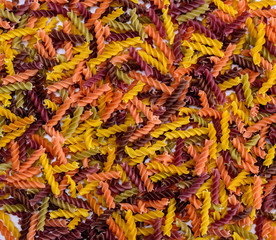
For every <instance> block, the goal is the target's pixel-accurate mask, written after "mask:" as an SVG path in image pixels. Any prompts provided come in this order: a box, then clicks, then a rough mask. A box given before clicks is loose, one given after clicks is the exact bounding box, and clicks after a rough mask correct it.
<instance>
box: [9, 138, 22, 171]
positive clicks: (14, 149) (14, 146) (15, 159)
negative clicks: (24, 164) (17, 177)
mask: <svg viewBox="0 0 276 240" xmlns="http://www.w3.org/2000/svg"><path fill="white" fill-rule="evenodd" d="M10 149H11V162H12V169H13V170H14V171H18V170H19V165H20V160H19V145H18V143H17V142H15V141H14V140H12V141H11V142H10Z"/></svg>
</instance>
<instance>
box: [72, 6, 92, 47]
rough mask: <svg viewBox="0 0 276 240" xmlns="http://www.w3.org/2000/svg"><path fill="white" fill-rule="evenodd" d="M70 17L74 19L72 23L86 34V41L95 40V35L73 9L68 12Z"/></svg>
mask: <svg viewBox="0 0 276 240" xmlns="http://www.w3.org/2000/svg"><path fill="white" fill-rule="evenodd" d="M67 16H68V18H70V20H71V21H72V24H74V25H75V26H76V27H77V29H78V30H79V31H80V33H81V34H82V35H83V36H85V38H86V41H87V42H90V41H91V40H93V36H92V35H91V33H89V30H88V28H87V27H86V26H85V25H84V24H83V23H82V22H81V19H80V18H78V16H77V14H75V13H74V12H73V11H72V10H71V11H70V12H67Z"/></svg>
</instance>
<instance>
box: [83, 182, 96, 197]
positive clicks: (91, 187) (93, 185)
mask: <svg viewBox="0 0 276 240" xmlns="http://www.w3.org/2000/svg"><path fill="white" fill-rule="evenodd" d="M98 185H99V182H98V181H92V182H90V183H87V184H86V185H85V187H83V188H82V189H80V190H79V194H80V195H87V194H89V193H90V192H92V191H93V190H95V189H96V188H97V187H98Z"/></svg>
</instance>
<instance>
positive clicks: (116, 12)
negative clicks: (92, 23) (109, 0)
mask: <svg viewBox="0 0 276 240" xmlns="http://www.w3.org/2000/svg"><path fill="white" fill-rule="evenodd" d="M123 13H124V11H123V9H122V8H117V9H115V10H113V11H112V12H111V13H109V14H108V15H107V16H104V17H103V18H101V19H100V21H101V23H102V24H107V23H108V22H109V21H111V20H115V19H116V18H117V17H120V16H121V15H122V14H123Z"/></svg>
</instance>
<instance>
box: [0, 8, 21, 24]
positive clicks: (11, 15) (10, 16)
mask: <svg viewBox="0 0 276 240" xmlns="http://www.w3.org/2000/svg"><path fill="white" fill-rule="evenodd" d="M0 17H1V18H7V19H9V20H10V21H11V22H16V23H19V19H20V16H18V15H17V16H16V15H14V13H13V12H10V11H8V10H3V9H2V8H1V9H0Z"/></svg>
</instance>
